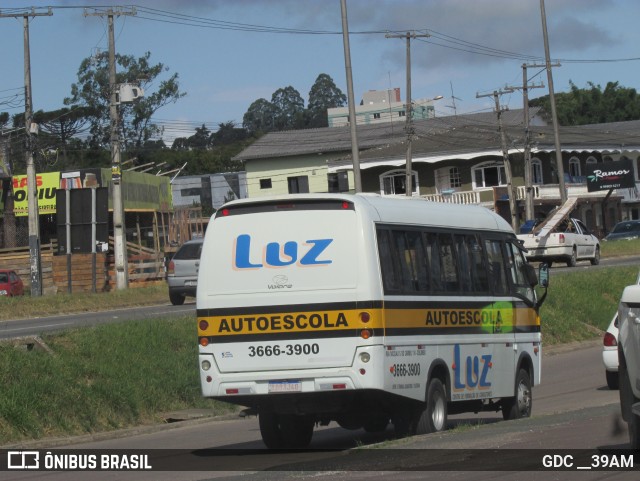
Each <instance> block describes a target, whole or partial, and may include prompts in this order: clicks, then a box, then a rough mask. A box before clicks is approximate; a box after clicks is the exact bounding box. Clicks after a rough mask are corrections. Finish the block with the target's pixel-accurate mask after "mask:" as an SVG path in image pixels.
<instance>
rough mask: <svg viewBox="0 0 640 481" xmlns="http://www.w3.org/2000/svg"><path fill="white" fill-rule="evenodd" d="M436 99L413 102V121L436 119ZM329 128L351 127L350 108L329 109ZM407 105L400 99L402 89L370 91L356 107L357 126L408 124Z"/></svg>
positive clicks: (415, 100)
mask: <svg viewBox="0 0 640 481" xmlns="http://www.w3.org/2000/svg"><path fill="white" fill-rule="evenodd" d="M433 102H434V99H414V100H413V101H412V113H413V119H414V120H417V119H430V118H433V117H435V109H434V106H433ZM327 114H328V117H329V127H340V126H344V125H349V107H337V108H334V109H328V111H327ZM406 120H407V117H406V104H405V102H403V100H402V99H401V98H400V89H399V88H397V87H396V88H394V89H388V90H370V91H368V92H365V94H364V95H363V96H362V101H361V102H360V105H356V123H357V124H377V123H384V122H386V123H389V122H406Z"/></svg>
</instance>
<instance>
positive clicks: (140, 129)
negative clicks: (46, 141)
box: [64, 52, 186, 148]
mask: <svg viewBox="0 0 640 481" xmlns="http://www.w3.org/2000/svg"><path fill="white" fill-rule="evenodd" d="M150 57H151V53H150V52H146V53H145V54H144V55H143V56H142V57H139V58H137V59H136V58H135V57H133V56H132V55H119V54H117V55H116V65H117V68H116V71H117V75H116V83H117V84H124V83H131V84H138V85H139V86H141V87H142V88H143V89H144V90H145V95H144V97H143V98H141V99H139V100H136V101H135V102H134V103H130V104H120V106H119V112H120V126H119V127H120V129H121V132H122V140H123V142H124V144H125V148H131V147H140V146H142V145H143V144H144V143H145V142H147V141H148V140H149V139H150V138H151V137H153V136H157V135H161V134H162V131H163V130H162V128H161V127H159V126H157V125H156V124H154V123H153V122H152V121H151V117H152V116H153V114H155V112H156V111H158V110H159V109H160V108H162V107H164V106H165V105H167V104H169V103H172V102H177V101H178V100H179V99H180V98H182V97H184V96H185V95H186V94H185V93H184V92H181V91H180V88H179V84H178V74H177V73H174V74H173V75H171V76H170V77H169V78H168V79H165V80H162V81H160V83H159V85H158V88H157V89H156V90H155V91H152V89H151V86H152V85H153V84H156V83H157V80H156V79H157V78H158V77H159V76H160V75H161V74H162V73H164V72H167V71H168V70H169V69H168V67H165V65H164V64H162V63H158V64H156V65H151V64H150V62H149V59H150ZM110 102H111V90H110V86H109V55H108V53H107V52H104V53H101V54H98V55H97V56H94V57H88V58H85V59H84V60H83V61H82V62H81V64H80V67H79V69H78V82H77V83H74V84H73V85H72V86H71V97H68V98H66V99H65V100H64V103H65V105H69V106H80V107H85V108H87V109H88V110H89V111H90V112H91V115H90V117H89V120H90V125H91V127H90V135H91V137H90V139H89V142H90V145H92V146H101V147H106V146H107V145H109V141H110V117H109V104H110Z"/></svg>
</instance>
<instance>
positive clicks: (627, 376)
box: [618, 285, 640, 449]
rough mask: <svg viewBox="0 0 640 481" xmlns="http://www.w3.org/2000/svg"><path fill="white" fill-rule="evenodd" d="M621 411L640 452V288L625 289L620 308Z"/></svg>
mask: <svg viewBox="0 0 640 481" xmlns="http://www.w3.org/2000/svg"><path fill="white" fill-rule="evenodd" d="M618 319H619V328H620V332H619V333H618V362H619V366H618V376H619V382H620V410H621V413H622V419H624V420H625V421H626V422H627V425H628V426H629V441H630V442H631V448H632V449H640V286H639V285H632V286H627V287H625V289H624V291H623V292H622V298H621V299H620V305H619V307H618Z"/></svg>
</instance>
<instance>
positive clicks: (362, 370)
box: [360, 367, 367, 376]
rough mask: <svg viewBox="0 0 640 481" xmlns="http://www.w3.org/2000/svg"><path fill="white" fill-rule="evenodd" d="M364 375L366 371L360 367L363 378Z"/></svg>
mask: <svg viewBox="0 0 640 481" xmlns="http://www.w3.org/2000/svg"><path fill="white" fill-rule="evenodd" d="M366 373H367V371H366V370H365V369H364V368H363V367H361V368H360V374H362V375H363V376H364V375H365V374H366Z"/></svg>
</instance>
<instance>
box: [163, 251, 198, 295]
mask: <svg viewBox="0 0 640 481" xmlns="http://www.w3.org/2000/svg"><path fill="white" fill-rule="evenodd" d="M202 242H203V239H194V240H190V241H187V242H185V243H184V244H182V246H180V249H178V251H177V252H176V253H175V254H174V256H173V258H172V259H171V261H170V262H169V268H168V270H167V283H168V284H169V300H170V301H171V304H173V305H174V306H180V305H182V304H184V298H185V297H186V296H191V297H195V295H196V288H197V286H198V267H199V266H200V253H201V252H202Z"/></svg>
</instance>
